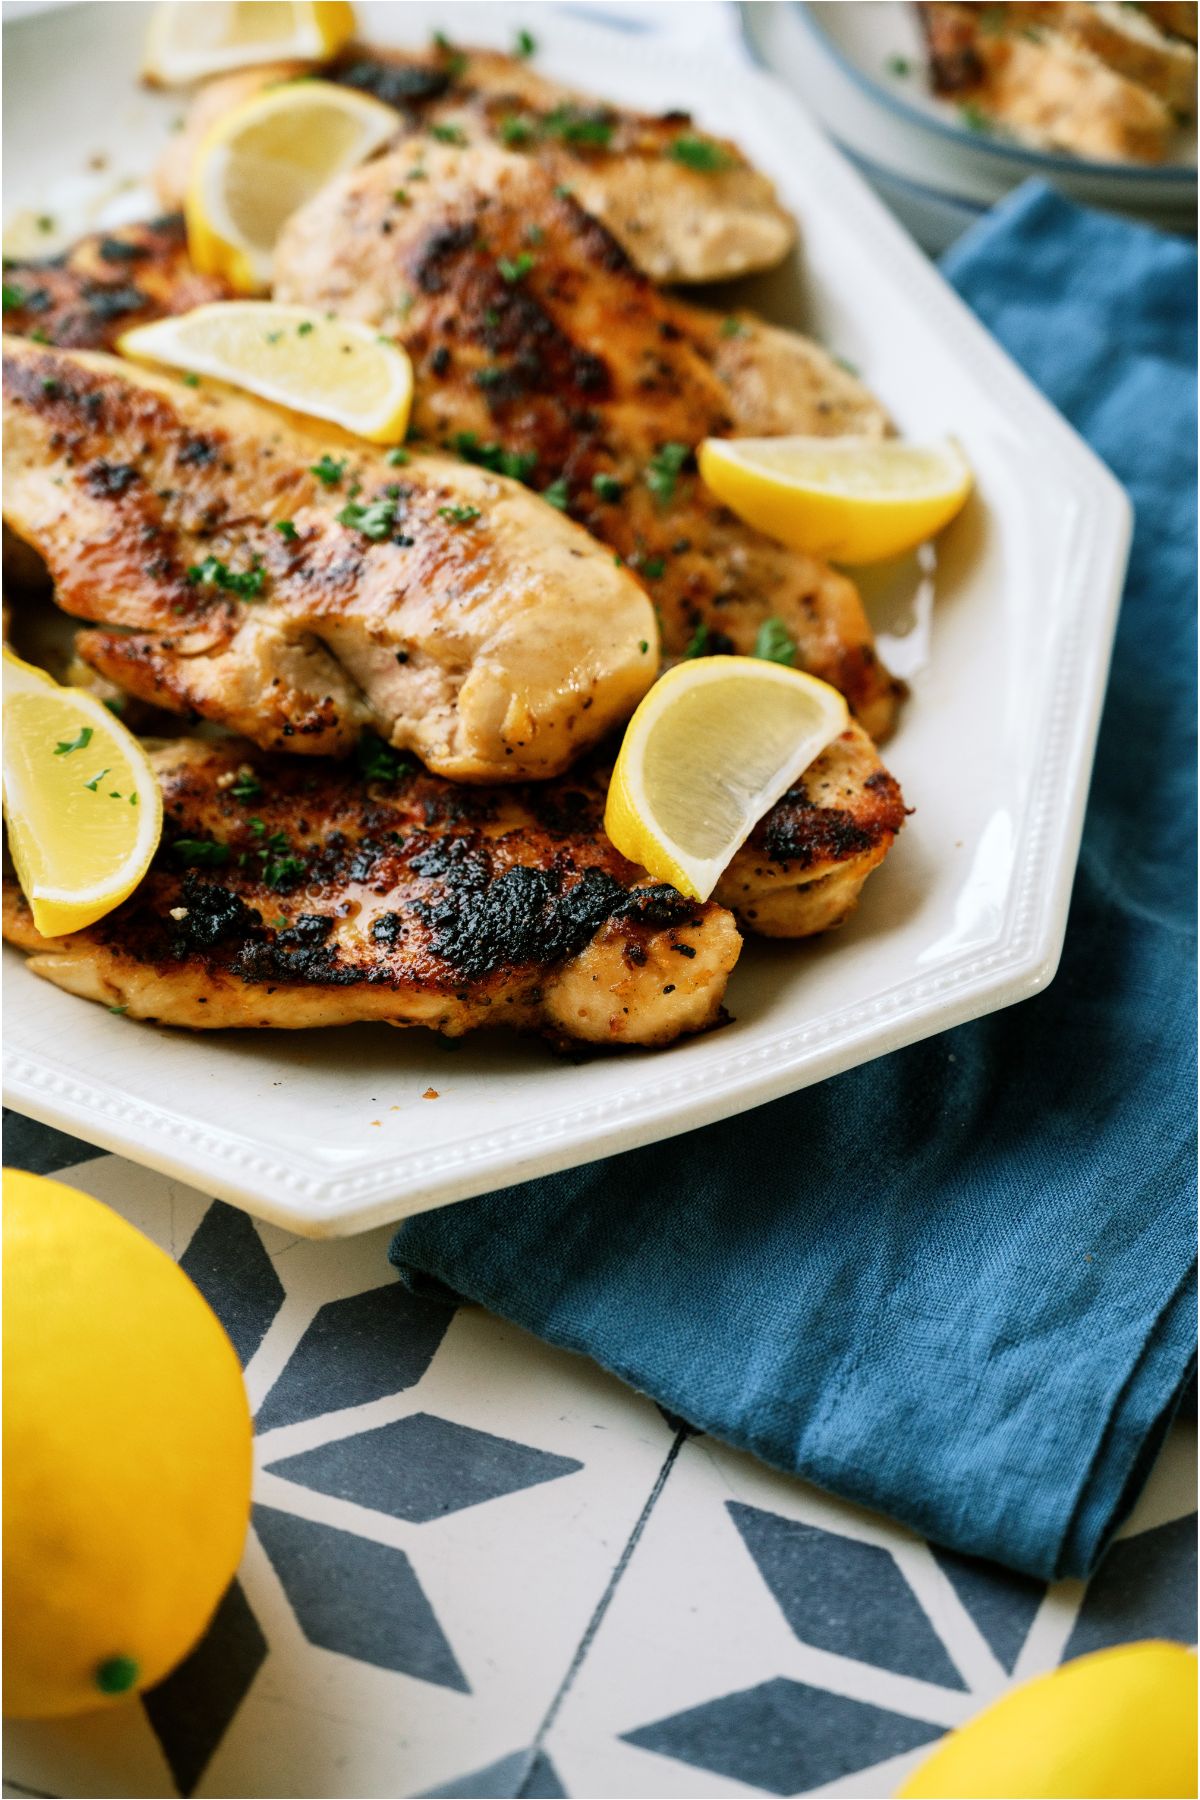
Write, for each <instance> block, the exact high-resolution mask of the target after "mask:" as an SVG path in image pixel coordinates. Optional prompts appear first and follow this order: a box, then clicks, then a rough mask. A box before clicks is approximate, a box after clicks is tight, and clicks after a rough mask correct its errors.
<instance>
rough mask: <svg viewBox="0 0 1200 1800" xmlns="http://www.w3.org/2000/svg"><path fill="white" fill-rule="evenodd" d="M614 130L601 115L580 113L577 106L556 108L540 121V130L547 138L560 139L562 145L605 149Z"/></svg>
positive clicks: (610, 122)
mask: <svg viewBox="0 0 1200 1800" xmlns="http://www.w3.org/2000/svg"><path fill="white" fill-rule="evenodd" d="M615 129H616V127H615V125H614V124H613V121H612V120H611V119H607V118H605V117H604V115H603V114H602V113H594V112H592V113H589V112H582V111H581V110H580V108H579V107H577V106H556V107H555V109H554V111H553V112H549V113H546V115H545V116H544V118H543V119H542V130H543V132H544V133H545V134H546V136H548V137H557V138H561V139H562V141H563V143H564V144H584V145H594V146H596V147H598V148H600V149H606V148H607V147H608V145H609V144H610V143H611V142H612V134H613V132H614V130H615Z"/></svg>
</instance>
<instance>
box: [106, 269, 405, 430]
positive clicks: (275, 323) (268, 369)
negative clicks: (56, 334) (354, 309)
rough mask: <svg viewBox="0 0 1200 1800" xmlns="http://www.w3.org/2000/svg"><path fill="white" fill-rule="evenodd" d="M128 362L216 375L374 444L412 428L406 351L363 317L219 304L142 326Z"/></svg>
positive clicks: (127, 339) (129, 336) (128, 335)
mask: <svg viewBox="0 0 1200 1800" xmlns="http://www.w3.org/2000/svg"><path fill="white" fill-rule="evenodd" d="M117 347H118V349H119V350H120V351H121V352H122V354H123V355H125V356H129V357H132V358H134V359H135V360H136V361H139V362H148V363H158V364H160V365H163V366H165V367H167V368H172V369H182V370H185V371H187V372H188V373H190V374H192V375H208V376H211V377H212V378H214V379H215V380H217V381H222V382H226V383H228V384H229V385H231V386H234V387H240V388H242V389H244V390H245V391H246V392H247V393H251V394H255V395H257V396H258V398H259V399H261V400H269V401H272V402H273V403H274V404H275V405H277V406H286V407H288V408H290V409H291V410H292V411H293V412H301V413H305V414H307V415H308V416H309V417H311V418H315V419H326V420H329V421H330V422H331V423H332V424H335V425H340V426H341V427H342V429H343V430H345V431H351V432H354V433H355V434H356V435H357V436H358V437H361V438H366V439H367V440H368V441H369V442H371V443H375V444H398V443H400V442H402V440H403V438H404V434H405V432H406V431H407V430H408V415H409V409H410V408H411V405H412V394H413V372H412V364H411V362H410V361H409V359H408V355H407V352H406V351H404V350H403V349H402V348H401V347H400V345H398V344H393V343H391V342H390V341H389V340H386V339H383V338H381V337H380V336H379V335H378V333H377V332H375V331H373V330H371V329H370V327H368V326H366V325H362V324H360V323H359V322H358V321H357V320H356V319H330V318H328V317H326V316H325V315H324V314H323V313H319V312H314V311H312V309H311V308H308V307H303V306H282V305H279V304H277V303H276V302H275V301H273V300H218V301H213V302H210V303H209V304H207V305H205V306H197V307H195V308H194V309H193V310H192V311H191V312H188V313H177V314H175V315H173V316H172V317H169V318H165V319H156V320H154V321H153V322H152V323H151V324H149V325H138V326H135V327H134V329H133V330H132V331H127V332H125V334H124V335H123V336H122V337H121V338H120V339H119V340H118V345H117Z"/></svg>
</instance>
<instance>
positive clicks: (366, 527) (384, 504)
mask: <svg viewBox="0 0 1200 1800" xmlns="http://www.w3.org/2000/svg"><path fill="white" fill-rule="evenodd" d="M337 522H338V524H339V525H347V526H349V527H350V528H351V530H353V531H361V532H362V534H363V536H364V537H365V538H370V539H371V541H372V543H376V544H381V543H382V542H383V541H384V539H385V538H389V537H391V535H392V527H393V526H394V525H395V524H396V502H395V500H394V499H390V498H388V497H387V496H386V495H385V496H384V497H383V498H382V499H380V500H372V501H370V502H369V503H368V505H366V506H361V505H359V503H358V502H357V501H353V500H352V501H351V503H350V505H349V506H343V508H342V510H341V512H340V513H339V514H338V515H337Z"/></svg>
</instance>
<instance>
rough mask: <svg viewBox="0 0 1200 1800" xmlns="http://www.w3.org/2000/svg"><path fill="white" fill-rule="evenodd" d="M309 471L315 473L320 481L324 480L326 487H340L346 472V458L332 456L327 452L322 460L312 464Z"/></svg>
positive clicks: (311, 473)
mask: <svg viewBox="0 0 1200 1800" xmlns="http://www.w3.org/2000/svg"><path fill="white" fill-rule="evenodd" d="M308 472H309V474H310V475H315V476H316V478H317V480H318V481H321V482H324V484H325V486H326V487H338V486H339V485H340V483H341V479H342V476H343V475H344V474H345V473H346V458H345V457H344V456H343V457H341V458H336V457H332V456H330V455H329V454H328V452H326V454H325V455H324V456H323V457H322V458H321V460H320V462H315V463H312V464H311V465H310V467H309V471H308Z"/></svg>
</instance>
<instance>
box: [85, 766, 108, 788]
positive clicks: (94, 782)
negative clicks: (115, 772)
mask: <svg viewBox="0 0 1200 1800" xmlns="http://www.w3.org/2000/svg"><path fill="white" fill-rule="evenodd" d="M107 774H108V770H107V769H101V771H100V773H99V774H98V775H93V776H92V779H91V780H90V781H85V782H84V784H83V785H84V787H85V788H87V789H88V791H89V792H90V793H93V794H94V793H95V792H96V789H97V788H98V787H99V786H100V783H101V782H102V781H103V780H104V777H105V776H106V775H107Z"/></svg>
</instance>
